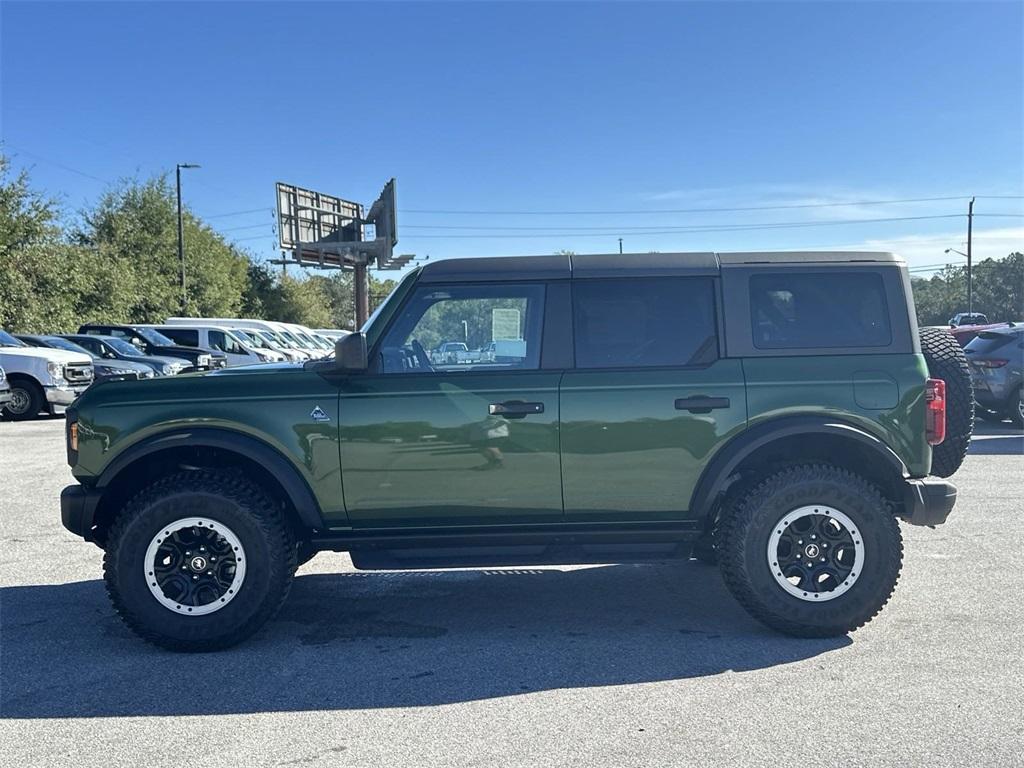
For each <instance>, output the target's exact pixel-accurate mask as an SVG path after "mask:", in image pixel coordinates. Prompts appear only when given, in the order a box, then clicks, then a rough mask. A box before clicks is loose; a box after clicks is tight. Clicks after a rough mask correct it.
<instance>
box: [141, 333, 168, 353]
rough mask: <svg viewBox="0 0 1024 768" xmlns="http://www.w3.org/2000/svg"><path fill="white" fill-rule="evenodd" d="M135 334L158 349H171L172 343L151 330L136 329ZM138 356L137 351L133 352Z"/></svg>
mask: <svg viewBox="0 0 1024 768" xmlns="http://www.w3.org/2000/svg"><path fill="white" fill-rule="evenodd" d="M135 332H136V333H138V334H139V336H141V337H142V338H144V339H145V340H146V341H148V342H149V343H150V344H155V345H156V346H158V347H173V346H175V344H174V342H173V341H171V340H170V339H169V338H167V337H166V336H164V335H163V334H162V333H160V332H159V331H154V330H153V329H152V328H136V329H135ZM135 354H138V350H136V351H135Z"/></svg>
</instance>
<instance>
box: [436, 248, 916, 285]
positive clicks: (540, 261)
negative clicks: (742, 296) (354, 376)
mask: <svg viewBox="0 0 1024 768" xmlns="http://www.w3.org/2000/svg"><path fill="white" fill-rule="evenodd" d="M861 263H868V264H902V263H903V261H902V260H901V259H900V258H899V257H898V256H895V255H893V254H891V253H875V252H870V251H776V252H743V253H713V252H694V253H592V254H555V255H551V256H487V257H476V258H461V259H442V260H440V261H432V262H429V263H427V264H425V265H424V266H423V267H422V268H421V271H420V277H419V281H420V282H424V283H450V282H467V283H468V282H479V281H510V280H557V279H568V278H570V277H571V278H575V279H580V278H598V277H671V276H690V277H692V276H699V275H706V276H707V275H709V276H714V275H717V274H718V273H719V271H720V270H721V268H722V267H734V266H744V265H755V264H778V265H782V264H861Z"/></svg>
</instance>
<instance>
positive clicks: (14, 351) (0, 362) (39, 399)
mask: <svg viewBox="0 0 1024 768" xmlns="http://www.w3.org/2000/svg"><path fill="white" fill-rule="evenodd" d="M0 368H3V369H4V371H5V372H6V374H7V384H8V385H9V386H10V397H9V399H7V401H6V402H5V403H4V404H3V405H2V407H0V414H2V415H3V416H4V418H7V419H11V420H14V421H21V420H24V419H34V418H35V417H36V416H38V415H39V413H40V412H41V411H46V412H48V413H51V414H54V413H60V412H61V411H62V410H63V409H64V408H65V407H66V406H68V405H71V403H73V402H74V401H75V398H76V397H78V396H79V395H80V394H82V393H83V392H85V390H86V389H87V388H88V387H89V385H90V384H92V379H93V370H92V360H90V359H89V358H88V357H87V356H86V355H82V354H79V353H77V352H66V351H64V350H63V349H49V348H44V347H30V346H28V345H27V344H25V343H23V342H21V341H18V339H16V338H14V337H13V336H11V334H9V333H7V332H6V331H2V330H0Z"/></svg>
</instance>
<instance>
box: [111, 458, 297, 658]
mask: <svg viewBox="0 0 1024 768" xmlns="http://www.w3.org/2000/svg"><path fill="white" fill-rule="evenodd" d="M294 572H295V544H294V541H293V540H292V537H291V533H290V532H289V529H288V527H287V526H286V525H285V524H284V522H283V521H282V519H281V516H280V513H279V512H278V510H277V506H276V505H275V504H274V503H273V501H272V500H271V499H270V498H269V497H268V496H267V495H266V493H264V492H263V490H262V489H260V488H259V487H258V486H256V485H254V484H252V483H250V482H248V481H247V480H245V478H244V477H243V476H241V475H239V474H235V473H219V472H214V471H205V470H203V471H193V472H179V473H177V474H174V475H170V476H168V477H165V478H163V479H161V480H158V481H157V482H156V483H154V484H153V485H151V486H150V487H149V488H147V489H145V490H143V491H142V492H141V493H140V494H139V495H137V496H136V497H135V498H134V499H132V500H131V501H130V502H128V504H127V505H126V506H125V508H124V509H123V510H121V512H120V514H119V515H118V516H117V519H116V520H115V522H114V524H113V526H112V527H111V530H110V534H109V537H108V541H107V548H106V554H105V556H104V558H103V576H104V579H105V581H106V585H107V592H108V593H109V595H110V598H111V600H112V601H113V603H114V607H115V608H116V610H117V612H118V613H119V614H120V615H121V618H122V619H124V621H125V623H126V624H127V625H128V626H129V627H130V628H131V629H132V630H133V631H134V632H135V633H136V634H138V635H140V636H141V637H142V638H143V639H144V640H147V641H149V642H151V643H154V644H155V645H159V646H161V647H164V648H168V649H170V650H175V651H212V650H218V649H221V648H227V647H229V646H231V645H235V644H236V643H239V642H241V641H242V640H244V639H246V638H247V637H249V636H250V635H252V634H253V633H255V632H256V631H257V630H258V629H259V628H260V627H261V626H263V624H264V623H265V622H266V621H268V620H269V619H270V618H271V617H272V616H273V615H274V613H276V611H277V609H278V608H279V607H280V605H281V603H282V602H283V601H284V599H285V597H286V596H287V594H288V589H289V587H290V585H291V580H292V575H293V574H294Z"/></svg>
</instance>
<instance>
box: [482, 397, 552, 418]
mask: <svg viewBox="0 0 1024 768" xmlns="http://www.w3.org/2000/svg"><path fill="white" fill-rule="evenodd" d="M487 412H488V413H489V414H491V416H504V417H505V418H506V419H523V418H525V417H527V416H529V415H530V414H531V413H544V403H524V402H523V401H522V400H506V401H505V402H504V403H491V404H490V405H488V406H487Z"/></svg>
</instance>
